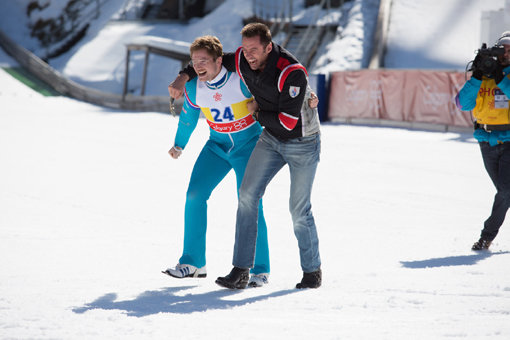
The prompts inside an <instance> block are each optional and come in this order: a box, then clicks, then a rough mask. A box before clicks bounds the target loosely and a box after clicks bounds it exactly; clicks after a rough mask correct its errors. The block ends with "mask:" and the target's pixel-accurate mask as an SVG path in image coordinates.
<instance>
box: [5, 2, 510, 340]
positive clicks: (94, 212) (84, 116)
mask: <svg viewBox="0 0 510 340" xmlns="http://www.w3.org/2000/svg"><path fill="white" fill-rule="evenodd" d="M452 1H453V0H452ZM399 2H403V0H401V1H399ZM446 2H447V1H443V2H442V3H446ZM456 2H457V3H458V1H456ZM462 2H465V3H467V1H465V0H462ZM4 3H5V2H2V4H4ZM395 3H398V2H397V1H395ZM407 3H414V1H408V2H407ZM427 3H430V4H434V3H435V4H436V5H437V3H436V2H435V1H432V0H429V1H427ZM469 3H470V4H471V5H475V4H477V3H478V2H476V1H471V2H469ZM231 5H232V3H231ZM234 10H235V9H234ZM439 12H440V11H439ZM1 13H3V12H1ZM407 13H408V15H411V14H412V13H413V12H412V11H408V12H407ZM3 19H4V18H3V17H2V16H1V15H0V21H2V20H3ZM415 22H419V20H418V19H416V21H415ZM225 25H231V23H229V22H225ZM236 25H237V24H236ZM232 26H235V25H233V24H232ZM121 28H122V27H121V25H117V26H116V25H111V26H110V25H108V26H107V27H106V29H105V30H101V31H100V32H98V36H99V35H101V36H104V37H105V38H108V39H110V42H111V44H116V42H117V41H121V42H122V41H125V40H128V39H127V38H129V37H128V36H129V35H132V36H133V37H135V36H137V33H136V32H143V33H144V34H145V33H150V35H154V34H153V32H145V29H144V28H143V27H142V26H140V27H135V28H134V29H133V30H130V31H129V32H126V31H124V30H123V29H121ZM161 29H162V30H163V28H161ZM175 29H176V30H177V28H175ZM415 31H416V32H418V31H419V30H418V29H416V30H415ZM225 34H226V35H228V34H229V33H228V32H225ZM234 34H236V35H237V34H238V31H236V32H232V35H234ZM401 34H403V33H401ZM156 35H157V34H156ZM93 40H96V39H93ZM89 43H91V42H89ZM96 46H97V47H99V46H102V45H101V44H97V45H96ZM416 48H418V47H416ZM85 51H88V52H87V53H85ZM423 52H425V51H423ZM103 53H104V54H103ZM112 53H113V52H112ZM431 53H432V52H431ZM96 54H97V55H96ZM101 54H103V55H102V57H101ZM75 55H80V57H79V58H83V59H82V62H84V60H85V56H86V55H88V57H89V61H90V62H91V63H96V64H97V63H98V62H99V61H102V60H107V57H108V56H109V55H108V53H106V51H101V50H94V49H92V48H91V47H90V45H89V44H84V45H82V46H79V47H77V48H76V49H75V50H73V51H72V52H70V53H69V54H68V55H66V56H63V57H62V60H64V59H67V60H68V61H69V62H66V63H64V62H62V64H63V65H64V64H65V65H67V66H66V67H69V69H70V70H73V69H78V67H77V66H76V67H74V66H72V62H71V61H72V60H73V58H75ZM423 62H424V63H425V62H426V61H425V60H424V61H423ZM0 65H1V66H2V67H7V66H16V63H15V62H14V61H13V60H12V59H11V58H9V57H8V56H6V55H5V54H4V53H3V51H2V50H0ZM76 65H78V63H77V64H76ZM86 65H88V64H86V63H84V64H83V65H82V66H83V67H85V66H86ZM96 66H98V68H97V69H94V70H92V69H88V71H89V72H90V76H91V77H92V78H93V79H96V78H97V79H99V80H94V81H96V82H100V81H104V82H108V79H110V78H109V77H115V70H113V69H109V68H108V67H106V65H104V66H103V67H102V68H101V67H99V66H100V65H96ZM119 67H120V66H119ZM85 68H87V67H85ZM170 73H171V72H170ZM91 82H93V81H92V80H91ZM165 88H166V84H165ZM0 103H1V109H0V162H1V166H0V206H1V207H2V213H1V214H0V258H1V261H0V338H1V339H113V338H115V339H117V338H119V339H168V338H179V339H204V338H207V339H225V338H227V339H229V338H234V337H235V338H239V337H241V338H244V339H260V338H265V339H282V338H284V339H287V338H288V339H310V338H315V339H356V340H358V339H405V340H408V339H427V340H430V339H451V338H460V339H477V340H478V339H498V340H499V339H509V338H510V322H509V321H510V232H509V230H510V229H509V228H510V226H509V225H508V224H509V223H508V222H506V223H505V224H504V225H503V226H502V228H501V232H500V235H499V236H498V238H497V239H496V240H495V242H494V244H493V246H492V247H491V251H489V252H482V253H475V252H472V251H470V246H471V244H472V243H473V242H474V241H475V240H476V239H477V238H478V235H479V232H480V229H481V226H482V223H483V221H484V219H485V218H486V217H487V215H488V214H489V211H490V209H491V205H492V198H493V195H494V193H495V190H494V188H493V186H492V184H491V182H490V180H489V177H488V176H487V174H486V173H485V170H484V169H483V165H482V160H481V156H480V152H479V150H478V146H477V144H476V143H475V141H474V140H473V139H472V138H471V135H470V134H462V133H451V132H450V133H435V132H425V131H413V130H406V129H392V128H373V127H363V126H345V125H334V124H324V125H323V126H322V142H323V144H322V155H321V163H320V165H319V168H318V173H317V177H316V182H315V186H314V192H313V198H312V201H313V212H314V215H315V218H316V221H317V225H318V231H319V238H320V250H321V257H322V269H323V279H324V281H323V286H322V287H321V288H319V289H316V290H296V289H294V286H295V284H296V283H297V282H298V281H299V280H300V279H301V275H302V273H301V270H300V266H299V259H298V257H299V256H298V249H297V244H296V240H295V237H294V235H293V232H292V227H291V221H290V216H289V213H288V211H287V203H286V202H288V190H289V189H288V188H289V180H288V170H287V169H284V170H283V171H281V173H279V174H278V175H277V176H276V177H275V179H274V180H273V182H272V183H271V184H270V186H269V187H268V190H267V193H266V195H265V200H264V205H265V208H264V209H265V215H266V218H267V222H268V226H269V242H270V250H271V261H272V273H271V276H270V283H269V284H268V285H267V286H265V287H263V288H257V289H246V290H242V291H229V290H226V289H221V288H220V287H218V286H217V285H216V284H215V283H214V279H215V278H216V277H217V276H220V275H225V274H227V273H228V272H229V271H230V269H231V259H232V248H233V239H234V223H235V210H236V201H237V198H236V194H235V181H234V176H233V174H232V173H231V174H229V175H228V176H227V178H226V179H225V181H224V182H222V183H221V184H220V185H219V187H218V188H217V189H216V191H215V192H214V193H213V195H212V197H211V199H210V201H209V228H208V229H209V230H208V250H207V260H208V263H207V268H208V277H207V278H206V279H186V280H178V279H173V278H170V277H168V276H165V275H163V274H161V273H160V271H161V270H163V269H165V268H166V267H168V266H173V265H175V263H176V262H177V260H178V258H179V256H180V253H181V250H182V236H183V210H184V199H185V193H186V189H187V183H188V180H189V176H190V172H191V169H192V166H193V164H194V161H195V159H196V157H197V155H198V153H199V151H200V150H201V148H202V146H203V144H204V142H205V140H206V139H207V137H208V127H207V124H206V123H205V122H204V121H200V122H199V125H198V127H197V130H196V131H195V134H194V135H193V136H192V138H191V141H190V144H189V145H188V147H187V148H186V150H185V152H184V153H183V156H182V157H181V158H180V159H178V160H173V159H171V158H170V157H169V156H168V155H167V150H168V149H169V147H170V146H171V145H172V143H173V139H174V136H175V132H176V129H177V122H178V118H177V117H172V116H170V115H165V114H159V113H154V112H152V113H133V112H124V111H117V110H111V109H106V108H102V107H98V106H93V105H90V104H86V103H82V102H78V101H75V100H72V99H69V98H66V97H43V96H41V95H40V94H39V93H37V92H34V91H32V90H30V89H29V88H27V87H26V86H25V85H23V84H21V83H19V82H18V81H16V80H15V79H13V78H12V77H11V76H10V75H8V74H7V73H6V72H5V71H3V70H0Z"/></svg>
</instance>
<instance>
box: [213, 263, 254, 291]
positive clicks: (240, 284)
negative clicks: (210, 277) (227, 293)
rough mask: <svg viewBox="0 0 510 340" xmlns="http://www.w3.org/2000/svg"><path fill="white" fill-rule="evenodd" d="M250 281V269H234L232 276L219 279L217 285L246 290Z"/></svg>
mask: <svg viewBox="0 0 510 340" xmlns="http://www.w3.org/2000/svg"><path fill="white" fill-rule="evenodd" d="M249 279H250V270H249V269H248V268H246V269H244V268H239V267H234V268H233V269H232V271H231V272H230V274H228V275H227V276H225V277H221V276H220V277H218V278H217V279H216V283H217V284H219V285H220V286H222V287H225V288H229V289H244V288H246V285H247V284H248V280H249Z"/></svg>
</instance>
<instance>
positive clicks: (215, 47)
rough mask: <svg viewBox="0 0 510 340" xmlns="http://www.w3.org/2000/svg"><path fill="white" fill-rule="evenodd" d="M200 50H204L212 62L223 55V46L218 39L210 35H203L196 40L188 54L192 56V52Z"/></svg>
mask: <svg viewBox="0 0 510 340" xmlns="http://www.w3.org/2000/svg"><path fill="white" fill-rule="evenodd" d="M202 49H204V50H206V51H207V53H209V54H210V55H211V56H212V57H213V59H214V60H216V59H218V58H219V57H221V56H222V55H223V46H222V45H221V42H220V39H218V38H216V37H215V36H212V35H204V36H203V37H198V38H196V39H195V41H193V43H192V44H191V46H190V47H189V52H190V54H193V52H195V51H197V50H202Z"/></svg>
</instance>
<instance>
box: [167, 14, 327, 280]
mask: <svg viewBox="0 0 510 340" xmlns="http://www.w3.org/2000/svg"><path fill="white" fill-rule="evenodd" d="M241 35H242V47H240V48H239V49H238V50H237V51H236V53H235V54H225V55H224V56H223V65H224V66H225V67H226V68H227V69H229V70H232V71H234V70H235V71H236V72H237V73H238V74H239V75H240V76H241V77H242V78H243V80H244V81H245V83H246V85H247V86H248V89H249V90H250V92H251V93H252V95H253V97H254V98H255V102H254V103H253V104H252V106H251V108H250V109H251V110H252V112H253V115H254V116H255V117H256V119H257V120H258V121H259V122H260V124H261V125H262V126H263V127H264V131H263V132H262V134H261V136H260V138H259V141H258V143H257V145H256V146H255V149H254V150H253V152H252V155H251V157H250V160H249V161H248V165H247V167H246V172H245V175H244V179H243V182H242V184H241V188H240V190H239V205H238V210H237V221H236V237H235V245H234V258H233V265H234V268H233V269H232V271H231V272H230V273H229V274H228V275H227V276H225V277H219V278H218V279H217V280H216V283H217V284H219V285H220V286H223V287H227V288H231V289H235V288H237V289H239V288H245V287H246V285H247V283H248V276H249V274H248V273H249V268H251V267H253V262H254V256H255V245H256V237H257V216H258V202H259V200H260V199H261V198H262V196H263V194H264V192H265V190H266V187H267V185H268V184H269V182H270V181H271V180H272V179H273V177H274V176H275V175H276V173H277V172H278V171H279V170H281V169H282V168H283V166H284V165H285V164H288V165H289V170H290V180H291V184H290V200H289V206H290V212H291V215H292V221H293V224H294V234H295V235H296V238H297V240H298V246H299V251H300V260H301V268H302V270H303V278H302V280H301V282H300V283H298V284H297V285H296V288H318V287H319V286H320V285H321V283H322V272H321V268H320V265H321V260H320V255H319V240H318V236H317V229H316V226H315V221H314V218H313V215H312V211H311V203H310V199H311V191H312V186H313V181H314V178H315V172H316V169H317V164H318V163H319V155H320V143H321V142H320V130H319V119H318V115H317V110H316V109H310V107H309V106H307V105H306V104H307V103H306V102H305V101H304V99H305V96H307V95H309V93H310V92H311V89H310V87H309V86H308V75H307V72H306V69H305V68H304V67H303V66H302V65H301V64H299V62H298V61H297V59H296V58H295V57H294V56H292V54H290V53H289V52H288V51H286V50H285V49H284V48H283V47H281V46H279V45H277V44H275V43H273V42H272V38H271V32H270V31H269V28H268V27H267V26H266V25H264V24H260V23H253V24H248V25H246V26H245V27H244V28H243V30H242V31H241ZM194 76H195V73H194V71H193V69H192V68H191V67H187V68H186V69H185V70H184V71H183V72H182V73H181V74H180V75H179V76H178V77H177V79H176V80H175V81H174V82H173V83H172V84H171V85H170V86H169V93H170V95H171V96H172V97H174V98H179V97H180V96H181V95H182V88H183V87H184V84H185V83H186V81H187V80H188V79H189V78H192V77H194Z"/></svg>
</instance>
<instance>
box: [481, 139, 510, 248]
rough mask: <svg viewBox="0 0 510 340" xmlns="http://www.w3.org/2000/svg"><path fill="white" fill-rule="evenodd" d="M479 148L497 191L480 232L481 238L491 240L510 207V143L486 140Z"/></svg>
mask: <svg viewBox="0 0 510 340" xmlns="http://www.w3.org/2000/svg"><path fill="white" fill-rule="evenodd" d="M480 150H481V152H482V158H483V164H484V165H485V169H486V170H487V173H488V174H489V176H490V178H491V180H492V183H494V186H495V187H496V191H497V192H496V196H495V197H494V203H493V205H492V212H491V215H490V217H489V218H488V219H487V220H486V221H485V223H484V226H483V230H482V233H481V237H482V238H484V239H486V240H489V241H492V240H494V238H495V237H496V235H497V234H498V231H499V228H500V227H501V225H502V224H503V222H504V221H505V216H506V212H507V211H508V208H510V143H504V144H498V145H495V146H490V144H489V143H487V142H481V143H480Z"/></svg>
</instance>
